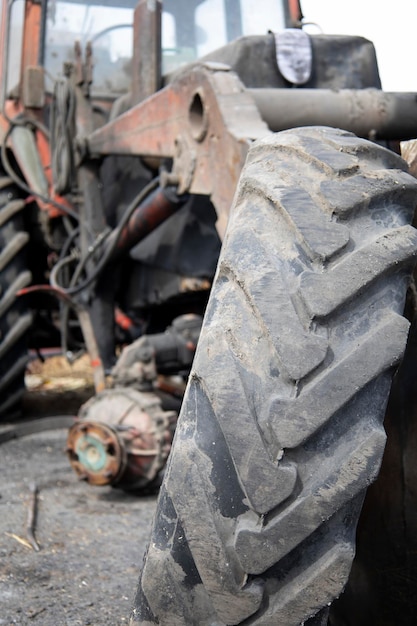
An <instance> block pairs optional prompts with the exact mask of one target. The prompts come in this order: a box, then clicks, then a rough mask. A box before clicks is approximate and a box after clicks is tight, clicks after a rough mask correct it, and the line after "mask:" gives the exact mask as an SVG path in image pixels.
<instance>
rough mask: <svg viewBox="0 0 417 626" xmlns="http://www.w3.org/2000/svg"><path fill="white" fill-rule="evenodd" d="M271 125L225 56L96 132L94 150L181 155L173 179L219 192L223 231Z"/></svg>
mask: <svg viewBox="0 0 417 626" xmlns="http://www.w3.org/2000/svg"><path fill="white" fill-rule="evenodd" d="M269 132H270V131H269V129H268V127H267V125H266V124H265V122H263V121H262V118H261V117H260V115H259V113H258V110H257V107H256V105H255V102H254V100H253V98H252V97H251V96H250V94H249V93H248V92H247V90H246V89H245V87H244V86H243V84H242V83H241V82H240V80H239V79H238V77H237V75H236V74H235V73H234V72H232V71H231V70H230V69H229V68H228V67H227V66H224V65H220V64H197V65H195V66H193V67H192V68H191V69H189V70H187V71H185V72H184V73H182V74H180V75H179V76H178V77H177V78H176V79H175V80H174V81H173V82H172V83H171V84H169V85H168V86H167V87H165V88H164V89H162V90H161V91H159V92H157V93H156V94H154V95H153V96H151V97H149V98H147V99H146V100H145V101H144V102H142V103H141V104H138V105H136V106H135V107H133V108H132V109H131V110H129V111H128V112H126V113H125V114H123V115H121V116H120V117H118V118H116V119H115V120H114V121H112V122H110V123H109V124H106V125H105V126H104V127H102V128H100V129H98V130H96V131H95V132H93V133H92V134H91V135H90V137H89V138H88V150H89V153H90V155H91V156H97V157H98V156H101V155H109V154H124V155H138V156H142V157H157V158H163V157H166V158H171V159H173V170H172V178H171V182H175V183H176V184H177V185H178V191H179V192H180V193H184V192H186V191H189V192H191V193H194V194H204V195H208V196H210V197H211V200H212V202H213V204H214V206H215V208H216V211H217V214H218V217H219V219H218V224H217V226H218V230H219V233H220V235H221V236H222V235H223V234H224V231H225V227H226V224H227V218H228V213H229V208H230V206H231V203H232V199H233V194H234V192H235V189H236V186H237V182H238V179H239V175H240V172H241V170H242V167H243V164H244V161H245V158H246V153H247V150H248V146H249V143H250V141H251V140H254V139H258V138H260V137H264V136H265V135H267V134H269ZM219 155H221V156H219Z"/></svg>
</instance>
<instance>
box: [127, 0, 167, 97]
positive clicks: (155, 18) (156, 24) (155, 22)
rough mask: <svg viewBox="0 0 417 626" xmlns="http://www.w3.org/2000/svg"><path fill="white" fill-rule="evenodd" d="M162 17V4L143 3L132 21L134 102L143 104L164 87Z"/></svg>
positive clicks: (156, 1)
mask: <svg viewBox="0 0 417 626" xmlns="http://www.w3.org/2000/svg"><path fill="white" fill-rule="evenodd" d="M161 15H162V5H161V2H159V0H155V1H154V2H149V0H141V1H140V2H139V3H138V5H137V7H136V9H135V13H134V17H133V42H134V43H133V62H132V100H133V102H134V103H138V102H141V101H142V100H144V99H145V98H147V97H148V96H151V95H152V94H154V93H155V92H156V91H158V89H160V87H161Z"/></svg>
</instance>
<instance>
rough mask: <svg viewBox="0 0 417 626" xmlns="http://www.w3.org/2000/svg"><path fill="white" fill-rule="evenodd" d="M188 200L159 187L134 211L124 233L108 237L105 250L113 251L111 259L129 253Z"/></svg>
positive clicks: (116, 233) (115, 232)
mask: <svg viewBox="0 0 417 626" xmlns="http://www.w3.org/2000/svg"><path fill="white" fill-rule="evenodd" d="M186 199H187V197H186V196H184V197H182V198H181V197H179V196H177V195H176V193H175V191H174V190H169V189H162V188H161V187H158V188H157V189H156V190H155V191H154V192H153V193H151V194H150V195H149V196H148V197H147V198H146V199H145V200H144V201H143V202H141V204H140V205H139V206H138V207H137V208H136V209H135V210H134V211H133V213H132V215H131V217H130V219H129V220H128V222H127V224H126V225H125V227H124V228H123V229H122V231H121V232H118V231H117V230H116V231H113V233H112V234H111V235H110V236H109V237H108V239H107V242H106V244H105V246H104V249H105V250H108V249H113V253H112V255H111V257H110V258H115V257H118V256H120V255H121V254H123V253H124V252H127V251H129V250H130V249H131V248H132V247H133V246H134V245H135V244H137V243H138V242H139V241H141V240H142V239H144V238H145V237H146V235H148V234H149V233H151V232H152V231H153V230H155V228H156V227H157V226H159V224H162V222H164V221H165V220H167V219H168V218H169V217H171V215H174V213H176V212H177V211H178V210H179V209H180V208H181V207H182V206H183V204H184V202H185V201H186ZM104 254H105V252H104Z"/></svg>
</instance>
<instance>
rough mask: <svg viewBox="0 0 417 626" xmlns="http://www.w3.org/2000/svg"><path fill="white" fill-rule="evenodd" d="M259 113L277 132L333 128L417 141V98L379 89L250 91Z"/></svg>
mask: <svg viewBox="0 0 417 626" xmlns="http://www.w3.org/2000/svg"><path fill="white" fill-rule="evenodd" d="M248 91H249V93H250V94H251V96H252V97H253V99H254V100H255V103H256V105H257V107H258V110H259V113H260V115H261V117H262V119H263V120H264V122H266V124H267V125H268V126H269V128H270V129H271V130H272V131H274V132H276V131H280V130H286V129H288V128H295V127H297V126H333V127H335V128H343V129H345V130H349V131H351V132H353V133H355V135H358V136H359V137H366V138H369V139H397V140H403V139H412V138H415V137H417V94H415V93H406V92H404V93H386V92H383V91H380V90H378V89H356V90H353V89H340V90H337V91H336V90H330V89H249V90H248Z"/></svg>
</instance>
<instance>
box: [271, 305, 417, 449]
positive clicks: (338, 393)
mask: <svg viewBox="0 0 417 626" xmlns="http://www.w3.org/2000/svg"><path fill="white" fill-rule="evenodd" d="M409 326H410V324H409V322H408V321H407V320H406V319H405V318H403V317H401V316H400V315H397V314H395V313H389V314H388V315H386V316H385V317H384V318H383V319H382V321H381V322H380V324H379V325H378V326H377V327H376V328H373V329H372V330H371V331H370V332H368V333H367V334H366V335H365V336H364V337H362V338H361V339H358V340H357V341H356V342H355V345H354V346H353V348H352V350H351V351H350V352H348V353H347V354H346V356H345V357H344V358H342V359H340V360H339V361H338V362H337V363H336V364H335V365H333V367H331V368H330V369H327V370H326V371H325V372H323V373H322V374H320V375H318V376H317V377H316V378H315V379H314V381H313V382H311V383H309V384H307V385H306V386H305V387H304V389H303V390H302V391H301V393H300V395H299V396H298V397H297V398H296V399H294V400H287V399H281V398H275V399H273V400H272V401H271V404H270V412H269V421H270V423H271V425H272V428H273V430H274V431H275V432H276V436H277V438H278V440H279V441H280V442H281V444H282V446H283V447H284V448H295V447H297V446H299V445H300V444H302V443H303V442H304V441H306V440H307V439H308V438H309V437H311V435H312V434H313V433H314V432H316V431H317V430H318V429H319V428H321V427H322V426H323V425H324V424H326V423H327V421H328V420H329V419H330V418H331V417H332V415H334V414H335V413H336V411H338V410H339V409H340V408H341V407H343V406H344V405H345V404H346V403H347V402H349V400H351V399H352V398H353V397H354V396H355V394H356V393H357V391H358V390H360V389H362V388H363V387H364V386H365V385H366V384H368V383H369V382H371V381H372V380H374V379H375V378H376V377H377V376H378V375H379V374H382V373H383V372H384V371H386V370H388V369H390V368H392V367H394V366H395V365H397V364H398V363H399V361H400V360H401V358H402V355H403V352H404V348H405V344H406V342H407V335H408V329H409Z"/></svg>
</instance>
